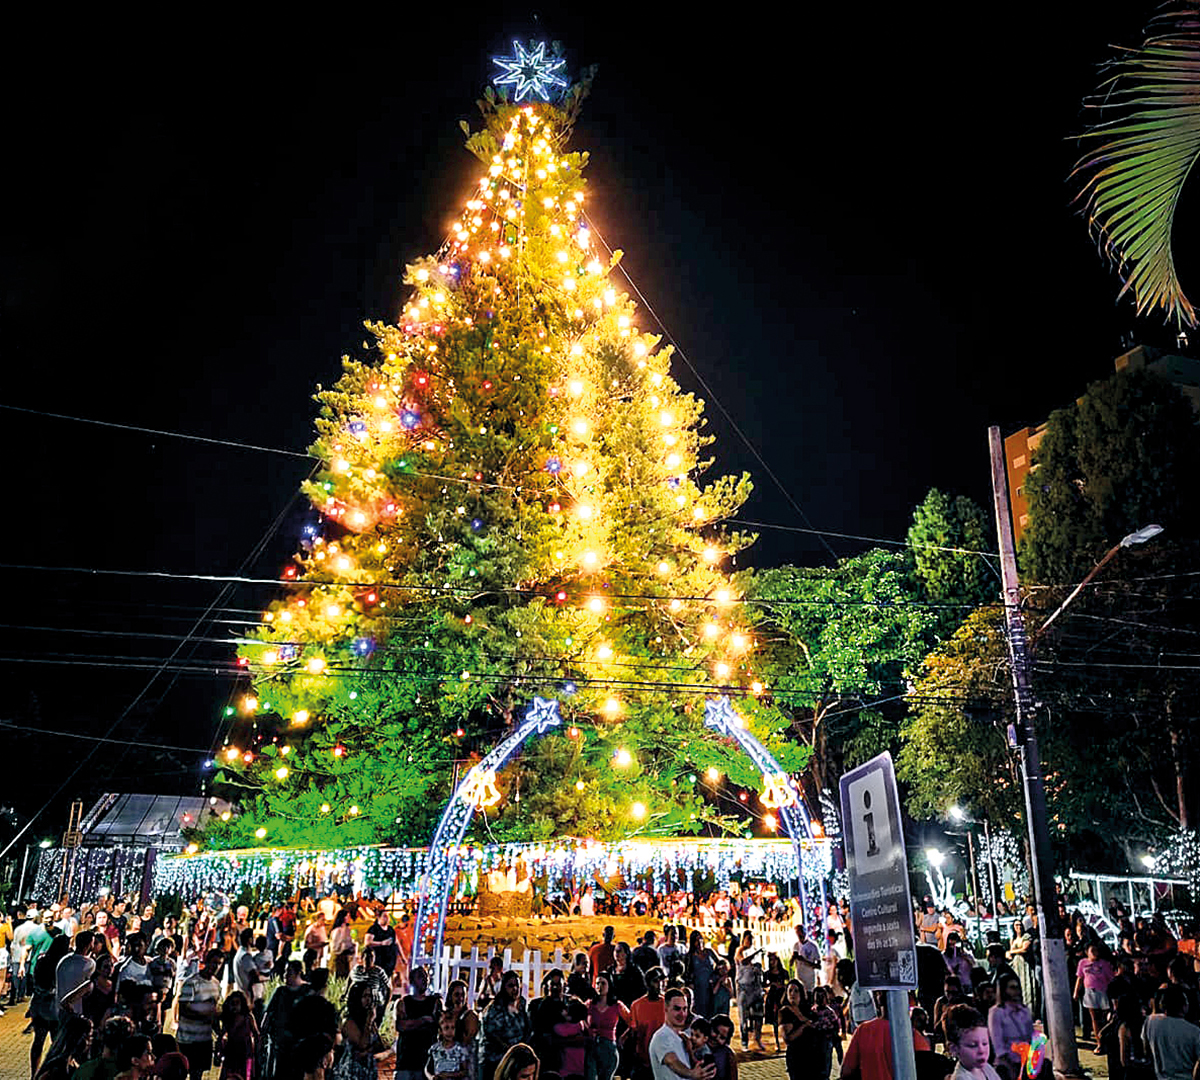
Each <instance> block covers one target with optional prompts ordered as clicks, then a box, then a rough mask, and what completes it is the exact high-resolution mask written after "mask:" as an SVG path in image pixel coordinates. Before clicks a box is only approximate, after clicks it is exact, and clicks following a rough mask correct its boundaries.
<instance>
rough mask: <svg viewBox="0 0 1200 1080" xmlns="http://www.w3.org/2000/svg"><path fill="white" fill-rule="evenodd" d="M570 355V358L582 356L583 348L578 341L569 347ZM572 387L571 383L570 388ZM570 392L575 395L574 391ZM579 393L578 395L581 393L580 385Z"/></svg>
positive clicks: (581, 387)
mask: <svg viewBox="0 0 1200 1080" xmlns="http://www.w3.org/2000/svg"><path fill="white" fill-rule="evenodd" d="M571 355H572V356H582V355H583V346H582V345H580V344H579V342H578V341H577V342H575V344H574V345H572V346H571ZM574 385H575V384H574V383H572V384H571V386H572V387H573V386H574ZM571 392H572V393H575V391H574V390H572V391H571ZM579 392H580V393H582V392H583V386H582V384H581V385H580V387H579Z"/></svg>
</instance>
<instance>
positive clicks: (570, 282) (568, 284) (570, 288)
mask: <svg viewBox="0 0 1200 1080" xmlns="http://www.w3.org/2000/svg"><path fill="white" fill-rule="evenodd" d="M563 288H564V289H566V290H567V292H574V291H575V279H574V278H573V277H572V276H571V275H570V274H568V275H567V276H566V277H565V278H563Z"/></svg>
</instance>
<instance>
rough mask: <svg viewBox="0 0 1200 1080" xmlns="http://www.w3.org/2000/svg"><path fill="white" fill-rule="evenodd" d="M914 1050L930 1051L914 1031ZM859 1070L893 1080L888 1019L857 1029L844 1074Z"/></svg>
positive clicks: (866, 1076)
mask: <svg viewBox="0 0 1200 1080" xmlns="http://www.w3.org/2000/svg"><path fill="white" fill-rule="evenodd" d="M635 1004H636V1003H635ZM913 1049H914V1050H928V1049H929V1040H928V1039H926V1038H925V1036H924V1035H922V1034H921V1033H920V1032H919V1031H914V1032H913ZM858 1070H861V1071H862V1080H892V1077H893V1075H894V1074H893V1072H892V1029H891V1028H890V1027H888V1022H887V1017H885V1016H878V1017H876V1018H875V1019H874V1020H868V1021H867V1022H866V1023H865V1024H859V1025H858V1027H856V1028H855V1029H854V1034H853V1035H852V1036H851V1038H850V1045H849V1046H847V1047H846V1060H845V1061H843V1062H842V1069H841V1071H842V1074H843V1075H847V1074H849V1073H852V1072H855V1071H858Z"/></svg>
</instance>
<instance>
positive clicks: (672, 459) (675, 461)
mask: <svg viewBox="0 0 1200 1080" xmlns="http://www.w3.org/2000/svg"><path fill="white" fill-rule="evenodd" d="M681 460H682V459H681V458H680V456H679V455H678V454H668V455H667V468H668V469H674V468H677V467H678V465H679V462H680V461H681Z"/></svg>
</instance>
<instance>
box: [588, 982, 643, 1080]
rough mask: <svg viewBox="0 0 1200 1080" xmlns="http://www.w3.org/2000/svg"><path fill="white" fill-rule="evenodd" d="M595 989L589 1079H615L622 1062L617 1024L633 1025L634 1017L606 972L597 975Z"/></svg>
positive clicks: (590, 1015) (591, 1006) (590, 1018)
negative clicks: (618, 1048) (614, 994)
mask: <svg viewBox="0 0 1200 1080" xmlns="http://www.w3.org/2000/svg"><path fill="white" fill-rule="evenodd" d="M594 986H595V990H596V994H595V997H593V998H592V1000H591V1001H589V1002H588V1005H587V1012H588V1030H589V1031H590V1032H591V1035H592V1039H593V1042H592V1045H591V1047H589V1049H588V1056H587V1069H586V1076H587V1080H612V1078H613V1074H614V1073H615V1072H616V1071H617V1063H618V1061H619V1053H618V1051H617V1024H618V1021H621V1020H624V1021H625V1023H626V1024H628V1023H630V1022H631V1021H632V1020H633V1014H632V1013H631V1012H630V1011H629V1007H628V1006H627V1005H626V1004H625V1003H624V1002H623V1001H618V1000H616V999H615V998H614V997H613V996H612V983H611V982H610V981H609V978H608V975H607V974H606V973H605V972H603V971H602V972H600V973H599V974H598V975H597V976H596V980H595V984H594Z"/></svg>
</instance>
